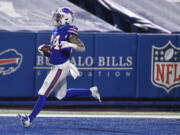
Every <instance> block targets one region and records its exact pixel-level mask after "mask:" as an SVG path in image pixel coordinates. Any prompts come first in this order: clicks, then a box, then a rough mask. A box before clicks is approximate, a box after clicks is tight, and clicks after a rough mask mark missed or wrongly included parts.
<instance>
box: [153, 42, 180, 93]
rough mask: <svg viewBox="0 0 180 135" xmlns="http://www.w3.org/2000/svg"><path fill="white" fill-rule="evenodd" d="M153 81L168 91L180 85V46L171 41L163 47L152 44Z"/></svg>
mask: <svg viewBox="0 0 180 135" xmlns="http://www.w3.org/2000/svg"><path fill="white" fill-rule="evenodd" d="M151 81H152V83H153V84H154V85H155V86H157V87H160V88H163V89H164V90H165V91H166V92H168V93H169V92H170V91H171V90H173V88H175V87H179V86H180V48H178V47H176V46H175V45H173V44H172V42H171V41H169V42H168V43H167V44H165V45H164V46H162V47H156V46H152V64H151Z"/></svg>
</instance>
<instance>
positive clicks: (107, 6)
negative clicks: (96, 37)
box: [69, 0, 180, 33]
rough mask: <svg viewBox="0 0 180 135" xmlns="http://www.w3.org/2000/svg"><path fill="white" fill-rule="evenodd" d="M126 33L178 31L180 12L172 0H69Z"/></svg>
mask: <svg viewBox="0 0 180 135" xmlns="http://www.w3.org/2000/svg"><path fill="white" fill-rule="evenodd" d="M69 1H71V2H73V3H75V4H77V5H79V6H80V7H82V8H84V9H86V10H88V11H89V12H91V13H93V14H95V15H97V16H99V17H100V18H102V19H104V20H106V21H107V22H109V23H111V24H112V25H115V26H117V27H118V28H120V29H122V30H123V31H125V32H143V33H178V32H180V19H179V18H178V17H177V16H179V14H180V9H179V5H178V2H177V1H176V3H175V1H174V0H168V1H166V0H150V1H148V0H146V1H145V0H133V1H132V0H118V1H117V0H111V1H109V0H94V1H91V0H69Z"/></svg>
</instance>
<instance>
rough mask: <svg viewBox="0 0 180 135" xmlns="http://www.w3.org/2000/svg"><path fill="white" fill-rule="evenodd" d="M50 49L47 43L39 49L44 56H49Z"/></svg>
mask: <svg viewBox="0 0 180 135" xmlns="http://www.w3.org/2000/svg"><path fill="white" fill-rule="evenodd" d="M50 49H51V47H50V46H49V45H44V46H43V47H41V51H42V52H43V54H44V56H50Z"/></svg>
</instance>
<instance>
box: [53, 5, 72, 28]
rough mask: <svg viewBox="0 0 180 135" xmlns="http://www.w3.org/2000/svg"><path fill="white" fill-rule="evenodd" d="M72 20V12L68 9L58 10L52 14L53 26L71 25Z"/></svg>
mask: <svg viewBox="0 0 180 135" xmlns="http://www.w3.org/2000/svg"><path fill="white" fill-rule="evenodd" d="M73 20H74V17H73V12H72V10H71V9H70V8H66V7H64V8H58V9H57V10H55V11H54V12H53V16H52V21H53V25H54V26H59V25H64V24H71V23H72V22H73Z"/></svg>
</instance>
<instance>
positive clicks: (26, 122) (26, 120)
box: [17, 114, 32, 128]
mask: <svg viewBox="0 0 180 135" xmlns="http://www.w3.org/2000/svg"><path fill="white" fill-rule="evenodd" d="M17 117H18V118H19V120H20V121H21V123H22V125H23V127H26V128H27V127H30V126H31V125H32V123H31V122H30V118H29V117H28V116H27V115H25V114H18V115H17Z"/></svg>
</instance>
